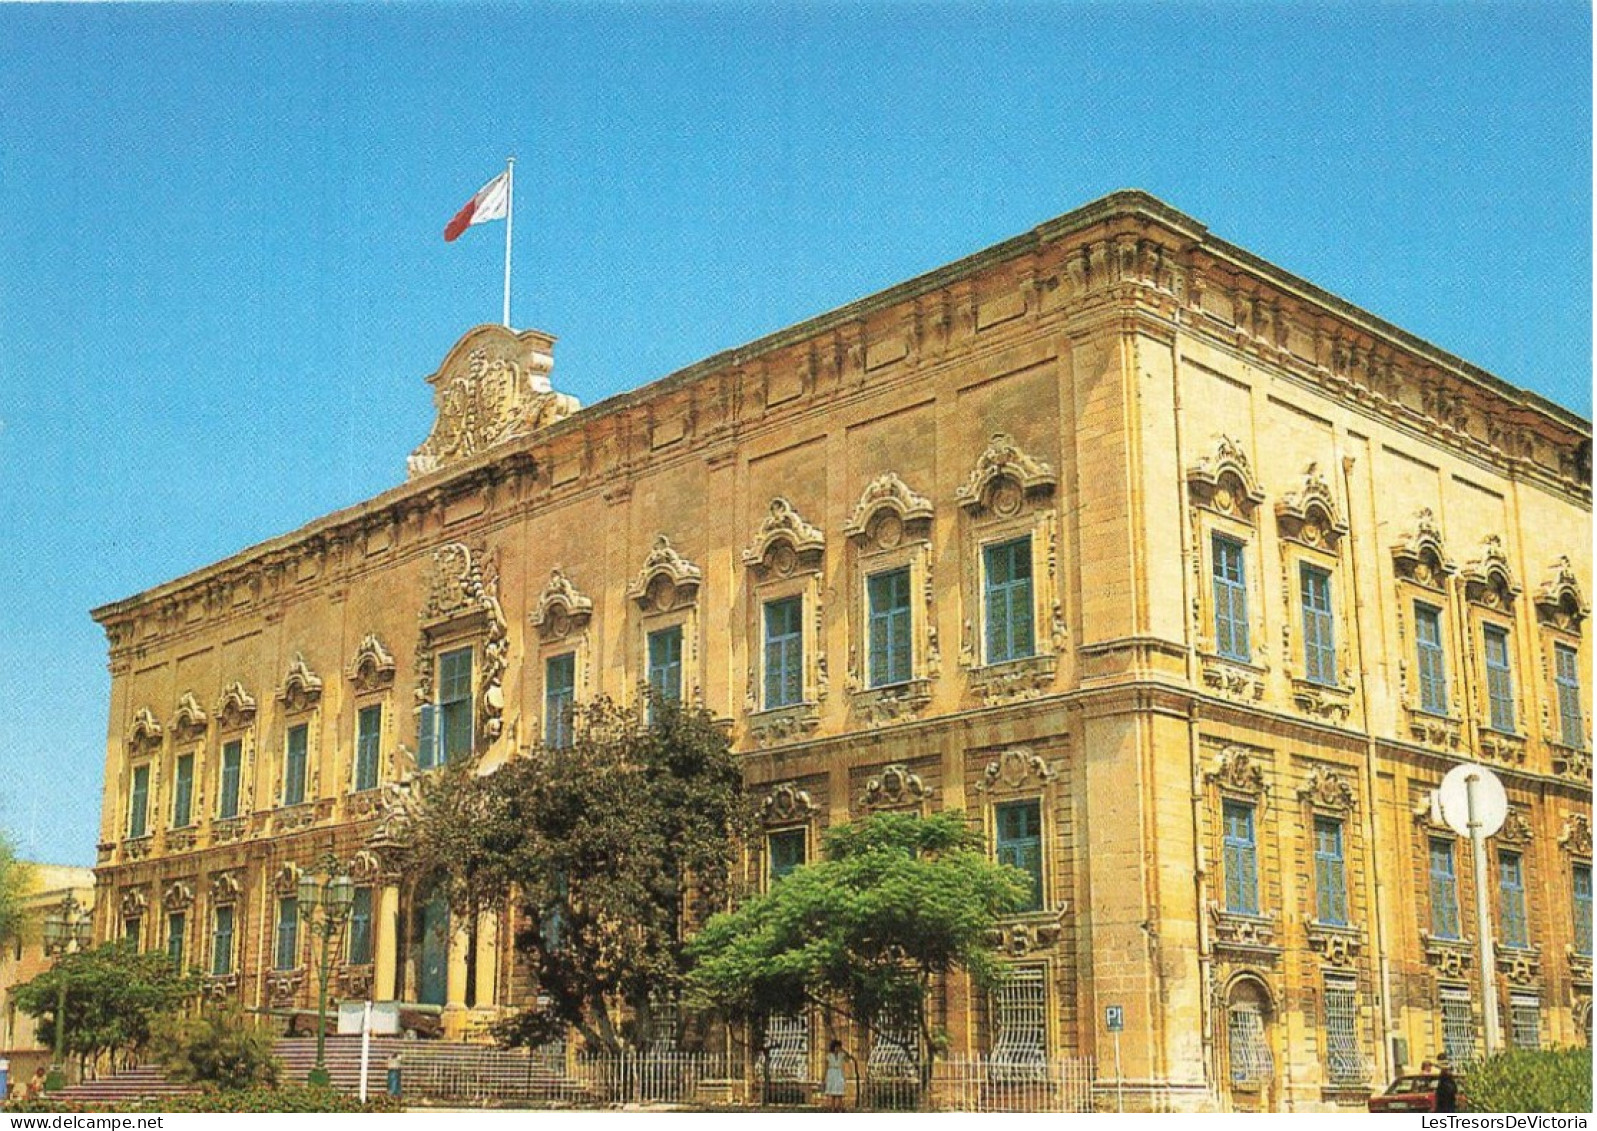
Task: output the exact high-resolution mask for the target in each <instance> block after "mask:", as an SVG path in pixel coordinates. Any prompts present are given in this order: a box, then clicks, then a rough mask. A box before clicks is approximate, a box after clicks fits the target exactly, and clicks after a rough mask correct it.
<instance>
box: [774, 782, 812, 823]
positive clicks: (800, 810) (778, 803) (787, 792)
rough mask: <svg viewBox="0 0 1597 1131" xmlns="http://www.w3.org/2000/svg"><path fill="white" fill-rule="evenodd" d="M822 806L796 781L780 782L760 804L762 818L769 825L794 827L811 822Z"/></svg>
mask: <svg viewBox="0 0 1597 1131" xmlns="http://www.w3.org/2000/svg"><path fill="white" fill-rule="evenodd" d="M819 812H820V806H818V805H816V804H815V802H814V801H813V800H812V799H811V797H810V794H809V791H808V790H806V789H801V788H799V783H798V782H796V781H785V782H778V783H777V784H776V785H773V786H772V787H771V791H770V792H769V793H767V794H766V795H765V797H764V799H763V800H762V801H761V802H760V818H761V819H762V820H763V821H764V822H765V823H766V824H767V825H793V824H799V823H801V822H804V821H809V820H811V819H812V818H813V817H814V816H815V815H816V814H817V813H819Z"/></svg>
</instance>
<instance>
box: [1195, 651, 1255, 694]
mask: <svg viewBox="0 0 1597 1131" xmlns="http://www.w3.org/2000/svg"><path fill="white" fill-rule="evenodd" d="M1198 663H1199V667H1200V669H1201V670H1202V675H1203V684H1204V686H1205V687H1208V688H1210V689H1212V690H1214V691H1218V692H1219V693H1220V694H1222V695H1226V696H1229V697H1230V698H1232V699H1242V700H1244V701H1252V702H1255V703H1257V702H1259V701H1260V700H1262V699H1263V698H1264V677H1265V676H1266V675H1267V674H1269V670H1270V669H1269V668H1267V667H1265V666H1263V665H1262V664H1258V663H1255V662H1254V661H1253V660H1251V659H1248V660H1234V659H1232V658H1230V657H1229V656H1223V655H1221V654H1220V653H1218V652H1205V651H1202V650H1199V652H1198Z"/></svg>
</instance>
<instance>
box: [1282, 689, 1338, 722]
mask: <svg viewBox="0 0 1597 1131" xmlns="http://www.w3.org/2000/svg"><path fill="white" fill-rule="evenodd" d="M1292 705H1293V706H1294V707H1296V708H1297V709H1298V710H1299V711H1302V712H1303V713H1304V714H1306V715H1315V716H1318V717H1319V718H1322V719H1325V720H1326V721H1327V722H1332V723H1345V722H1347V720H1348V716H1349V715H1351V714H1352V713H1353V688H1352V687H1348V686H1343V685H1341V684H1328V683H1316V682H1314V681H1313V680H1308V679H1294V680H1292Z"/></svg>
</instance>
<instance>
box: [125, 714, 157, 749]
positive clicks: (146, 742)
mask: <svg viewBox="0 0 1597 1131" xmlns="http://www.w3.org/2000/svg"><path fill="white" fill-rule="evenodd" d="M163 733H165V730H164V728H163V727H162V726H161V724H160V723H159V722H157V721H156V718H155V712H154V711H152V710H150V709H149V708H148V707H140V708H139V709H138V710H137V711H135V712H134V714H133V723H132V725H130V726H129V727H128V750H129V752H131V753H133V754H135V755H136V754H140V753H144V752H145V751H148V750H153V749H155V748H156V747H158V746H160V745H161V735H162V734H163Z"/></svg>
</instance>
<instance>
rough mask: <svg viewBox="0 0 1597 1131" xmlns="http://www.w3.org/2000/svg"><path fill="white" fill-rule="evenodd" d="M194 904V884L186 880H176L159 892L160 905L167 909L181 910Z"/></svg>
mask: <svg viewBox="0 0 1597 1131" xmlns="http://www.w3.org/2000/svg"><path fill="white" fill-rule="evenodd" d="M193 905H194V885H193V884H192V883H190V882H189V881H188V880H176V881H174V882H173V883H170V884H168V885H167V886H166V890H165V891H164V892H162V893H161V906H162V908H164V909H165V910H167V911H182V910H184V909H185V908H189V907H192V906H193Z"/></svg>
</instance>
